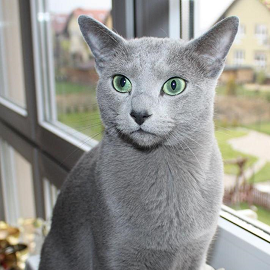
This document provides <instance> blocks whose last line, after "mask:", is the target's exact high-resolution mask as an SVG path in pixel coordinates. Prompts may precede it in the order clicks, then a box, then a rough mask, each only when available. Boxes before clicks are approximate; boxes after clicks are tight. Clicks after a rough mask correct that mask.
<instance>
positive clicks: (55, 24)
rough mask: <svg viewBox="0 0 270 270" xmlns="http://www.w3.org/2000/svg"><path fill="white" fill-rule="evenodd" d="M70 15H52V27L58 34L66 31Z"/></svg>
mask: <svg viewBox="0 0 270 270" xmlns="http://www.w3.org/2000/svg"><path fill="white" fill-rule="evenodd" d="M68 16H69V15H68V14H52V15H51V26H52V29H53V30H54V31H55V33H56V34H59V33H61V32H63V30H64V29H65V26H66V23H67V19H68Z"/></svg>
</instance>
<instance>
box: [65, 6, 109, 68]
mask: <svg viewBox="0 0 270 270" xmlns="http://www.w3.org/2000/svg"><path fill="white" fill-rule="evenodd" d="M80 15H88V16H91V17H92V18H94V19H96V20H98V21H100V22H102V23H103V24H105V25H106V26H107V27H108V28H112V19H111V16H110V10H86V9H81V8H77V9H75V10H74V11H73V12H72V13H71V14H70V15H69V17H68V19H67V22H66V26H65V28H64V30H63V34H64V35H65V36H66V37H68V39H69V42H70V44H69V53H70V55H71V56H72V58H73V60H74V62H75V65H76V64H82V63H86V62H88V60H89V56H90V50H89V48H88V46H87V45H86V43H85V41H84V40H83V37H82V34H81V31H80V29H79V25H78V17H79V16H80Z"/></svg>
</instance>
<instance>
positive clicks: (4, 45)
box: [0, 0, 26, 108]
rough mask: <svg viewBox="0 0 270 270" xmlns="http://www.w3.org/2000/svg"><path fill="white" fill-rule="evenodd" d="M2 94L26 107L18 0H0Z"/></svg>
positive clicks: (0, 83) (0, 81) (0, 85)
mask: <svg viewBox="0 0 270 270" xmlns="http://www.w3.org/2000/svg"><path fill="white" fill-rule="evenodd" d="M0 96H2V97H4V98H5V99H8V100H9V101H11V102H13V103H15V104H16V105H19V106H20V107H22V108H25V107H26V102H25V86H24V73H23V59H22V40H21V28H20V13H19V1H18V0H2V1H0Z"/></svg>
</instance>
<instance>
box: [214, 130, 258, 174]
mask: <svg viewBox="0 0 270 270" xmlns="http://www.w3.org/2000/svg"><path fill="white" fill-rule="evenodd" d="M247 133H248V132H246V131H243V130H239V129H225V130H223V129H217V130H216V139H217V141H218V145H219V149H220V151H221V154H222V157H223V160H228V159H235V158H238V157H247V158H248V161H247V164H246V168H247V167H250V166H251V165H252V164H254V163H255V162H256V161H257V158H256V157H254V156H251V155H247V154H243V153H241V152H239V151H236V150H234V149H233V148H232V147H231V146H230V145H229V143H228V140H230V139H233V138H239V137H242V136H245V135H247ZM224 171H225V173H226V174H233V175H236V174H237V173H238V167H237V166H236V165H232V164H225V165H224Z"/></svg>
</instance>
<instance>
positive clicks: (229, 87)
mask: <svg viewBox="0 0 270 270" xmlns="http://www.w3.org/2000/svg"><path fill="white" fill-rule="evenodd" d="M226 95H228V96H236V83H235V77H234V76H231V77H230V78H229V79H228V81H227V84H226Z"/></svg>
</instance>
